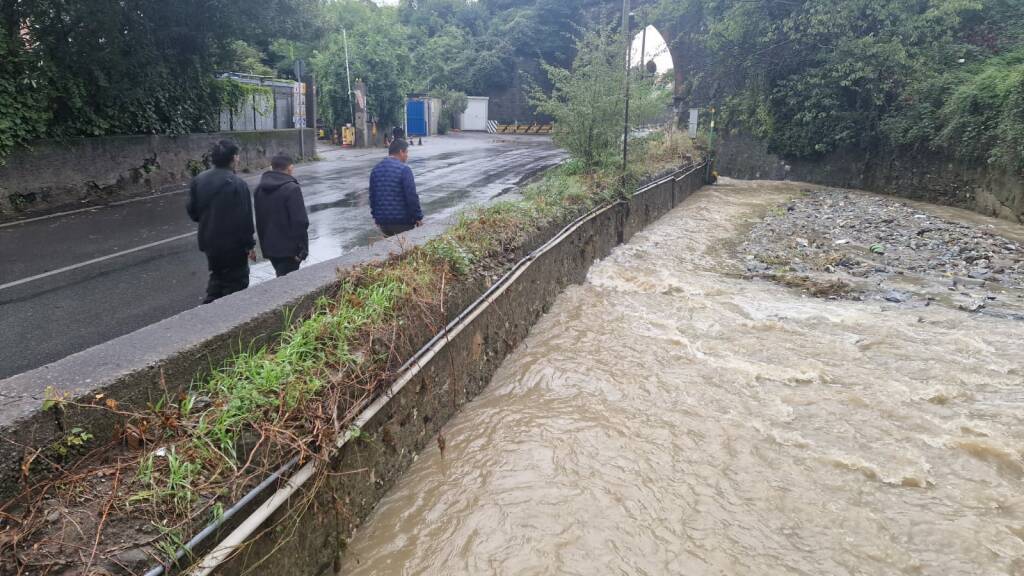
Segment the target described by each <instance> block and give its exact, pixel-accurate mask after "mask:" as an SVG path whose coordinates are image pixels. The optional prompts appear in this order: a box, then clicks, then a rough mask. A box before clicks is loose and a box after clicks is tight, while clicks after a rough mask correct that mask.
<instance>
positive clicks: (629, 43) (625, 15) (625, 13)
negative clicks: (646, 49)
mask: <svg viewBox="0 0 1024 576" xmlns="http://www.w3.org/2000/svg"><path fill="white" fill-rule="evenodd" d="M630 16H632V14H630V13H629V0H622V34H623V36H625V37H626V117H625V119H624V121H623V123H622V185H623V193H625V185H626V168H627V167H628V166H629V69H630V56H632V53H633V38H632V37H631V36H632V35H631V34H630V32H631V31H632V30H631V26H630V24H631V22H630Z"/></svg>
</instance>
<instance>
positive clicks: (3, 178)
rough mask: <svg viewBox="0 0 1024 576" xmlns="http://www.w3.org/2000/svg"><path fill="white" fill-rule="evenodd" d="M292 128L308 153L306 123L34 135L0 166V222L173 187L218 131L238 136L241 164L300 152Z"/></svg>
mask: <svg viewBox="0 0 1024 576" xmlns="http://www.w3.org/2000/svg"><path fill="white" fill-rule="evenodd" d="M300 133H301V137H302V138H303V139H304V140H305V142H304V145H303V146H301V148H302V149H303V150H304V151H305V154H306V157H307V158H308V157H312V156H313V154H314V144H315V139H314V137H313V131H312V130H311V129H306V130H302V131H301V132H300V131H299V130H273V131H266V132H231V133H209V134H188V135H184V136H163V135H154V136H106V137H99V138H79V139H72V140H67V141H55V140H43V141H36V142H33V143H32V145H31V147H22V148H18V149H15V151H14V152H13V153H12V154H11V155H10V156H9V157H8V158H7V162H6V164H5V165H2V166H0V221H5V220H14V219H18V218H23V217H27V216H32V215H37V214H43V213H47V212H53V211H59V210H64V209H72V208H79V207H82V206H88V205H91V204H102V203H106V202H111V201H115V200H123V199H127V198H132V197H138V196H145V195H147V194H154V193H158V192H163V191H170V190H174V189H176V188H181V187H183V186H185V185H187V184H188V181H189V180H190V179H191V178H192V176H193V175H194V174H196V173H198V172H199V171H201V170H205V169H206V167H207V165H208V160H209V159H208V152H209V148H210V145H211V144H212V143H213V142H214V141H215V140H218V139H220V138H232V139H234V140H235V141H236V142H238V143H239V145H240V147H241V153H240V158H239V160H240V167H239V168H240V169H241V170H243V171H257V170H261V169H263V168H265V167H267V166H269V165H270V158H271V157H273V156H274V155H275V154H277V153H279V152H284V153H287V154H290V155H292V156H293V157H295V158H298V157H300V144H299V138H300Z"/></svg>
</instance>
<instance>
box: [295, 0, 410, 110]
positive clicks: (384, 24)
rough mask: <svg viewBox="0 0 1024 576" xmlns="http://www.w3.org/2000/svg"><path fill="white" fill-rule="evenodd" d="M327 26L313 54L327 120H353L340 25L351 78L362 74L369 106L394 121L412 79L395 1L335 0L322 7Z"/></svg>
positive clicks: (404, 35) (405, 35) (403, 33)
mask: <svg viewBox="0 0 1024 576" xmlns="http://www.w3.org/2000/svg"><path fill="white" fill-rule="evenodd" d="M326 19H327V21H328V25H327V26H328V29H330V30H334V31H333V32H331V33H329V34H328V35H327V36H326V37H325V38H324V40H323V42H322V44H321V46H320V48H319V49H318V50H317V51H316V54H315V56H314V57H313V68H314V70H315V71H316V73H317V79H318V82H319V97H320V109H321V112H322V114H323V117H324V120H325V121H326V122H327V123H328V124H331V125H335V126H337V125H341V124H345V123H349V122H352V121H353V118H352V114H351V96H350V94H349V93H348V82H347V77H346V70H345V45H344V37H343V34H342V32H341V31H342V29H344V30H345V31H346V32H347V35H348V53H349V68H350V70H351V74H352V80H353V82H354V81H355V79H356V78H359V79H362V80H363V82H364V83H365V84H366V89H367V93H368V94H367V108H368V110H369V112H370V113H371V115H373V116H374V117H376V118H377V119H379V120H380V122H381V123H383V124H384V125H389V124H398V123H399V122H400V120H401V118H402V105H403V103H404V101H405V96H406V93H407V92H408V89H409V85H410V70H411V67H412V60H411V57H410V55H409V50H408V48H407V45H406V41H407V37H408V30H407V29H406V28H405V26H403V25H402V23H401V22H400V21H399V19H398V11H397V10H396V9H395V8H394V7H387V6H376V5H373V4H369V3H364V2H361V1H360V0H337V1H335V2H333V3H331V4H330V5H329V6H328V8H327V12H326Z"/></svg>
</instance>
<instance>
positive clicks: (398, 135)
mask: <svg viewBox="0 0 1024 576" xmlns="http://www.w3.org/2000/svg"><path fill="white" fill-rule="evenodd" d="M396 140H405V128H402V127H401V126H395V127H394V128H392V129H391V141H392V142H394V141H396Z"/></svg>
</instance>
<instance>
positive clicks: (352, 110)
mask: <svg viewBox="0 0 1024 576" xmlns="http://www.w3.org/2000/svg"><path fill="white" fill-rule="evenodd" d="M341 37H342V40H344V42H345V78H346V82H348V111H349V114H351V118H352V125H353V126H355V124H356V108H355V105H353V103H352V72H351V71H350V70H349V68H348V32H347V31H346V30H345V29H344V28H342V29H341Z"/></svg>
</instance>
